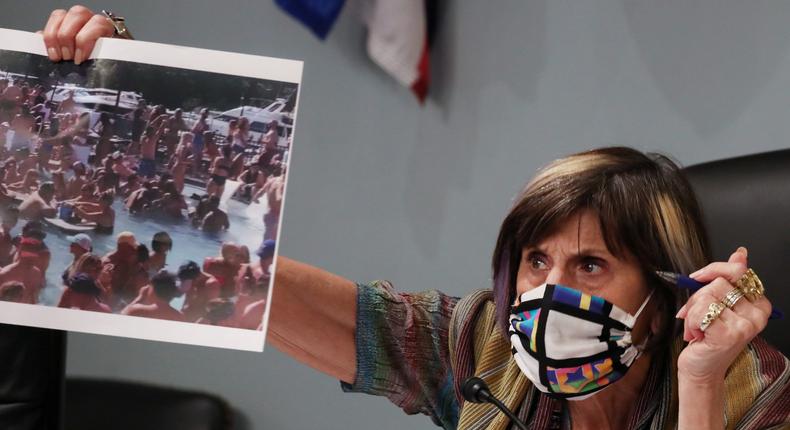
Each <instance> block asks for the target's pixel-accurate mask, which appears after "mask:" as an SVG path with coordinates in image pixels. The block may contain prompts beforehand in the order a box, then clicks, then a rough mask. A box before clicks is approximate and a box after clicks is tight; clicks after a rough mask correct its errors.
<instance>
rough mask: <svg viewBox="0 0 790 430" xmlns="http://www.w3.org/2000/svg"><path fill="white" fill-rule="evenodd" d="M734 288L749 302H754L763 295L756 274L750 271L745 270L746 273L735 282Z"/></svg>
mask: <svg viewBox="0 0 790 430" xmlns="http://www.w3.org/2000/svg"><path fill="white" fill-rule="evenodd" d="M735 286H736V287H738V288H740V289H741V291H743V294H744V295H745V296H746V298H747V299H749V300H750V301H755V300H757V299H759V298H760V296H762V295H763V294H765V288H764V287H763V283H762V281H760V278H758V277H757V274H756V273H754V270H752V269H748V270H746V273H744V274H743V276H741V277H740V279H738V281H736V282H735Z"/></svg>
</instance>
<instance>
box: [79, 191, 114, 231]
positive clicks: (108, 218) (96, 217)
mask: <svg viewBox="0 0 790 430" xmlns="http://www.w3.org/2000/svg"><path fill="white" fill-rule="evenodd" d="M114 198H115V194H114V193H113V192H112V191H106V192H104V193H102V195H101V196H100V197H99V203H98V204H95V203H77V204H75V205H74V206H73V207H74V214H76V215H77V216H78V217H80V218H82V219H84V220H86V221H90V222H95V223H96V228H95V230H94V231H96V233H101V234H112V231H113V228H114V227H115V210H114V209H113V208H112V203H113V201H114Z"/></svg>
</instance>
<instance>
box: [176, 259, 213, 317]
mask: <svg viewBox="0 0 790 430" xmlns="http://www.w3.org/2000/svg"><path fill="white" fill-rule="evenodd" d="M178 279H179V281H180V289H181V291H182V292H183V293H184V294H185V296H184V304H183V306H182V307H181V312H182V313H183V314H184V317H185V318H186V319H187V321H197V320H198V319H200V317H202V316H203V313H204V311H205V309H206V304H207V303H208V302H209V301H210V300H213V299H216V298H218V297H219V296H220V285H219V281H217V278H215V277H213V276H211V275H210V274H208V273H206V272H203V271H202V270H200V266H199V265H198V264H197V263H196V262H194V261H186V262H184V263H183V264H182V265H181V266H180V267H179V268H178Z"/></svg>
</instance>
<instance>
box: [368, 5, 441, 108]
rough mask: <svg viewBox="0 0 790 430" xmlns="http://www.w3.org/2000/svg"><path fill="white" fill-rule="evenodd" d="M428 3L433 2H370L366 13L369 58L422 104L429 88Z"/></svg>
mask: <svg viewBox="0 0 790 430" xmlns="http://www.w3.org/2000/svg"><path fill="white" fill-rule="evenodd" d="M426 1H428V2H431V1H434V0H368V2H367V4H366V6H367V7H366V9H365V11H364V12H365V23H366V25H367V27H368V40H367V51H368V55H369V56H370V58H371V59H372V60H373V62H375V63H376V64H378V65H379V67H381V68H382V69H384V70H385V71H386V72H387V73H389V74H390V75H391V76H392V77H393V78H395V80H397V81H398V82H400V84H401V85H403V86H405V87H407V88H410V89H411V90H412V92H413V93H414V95H415V96H416V97H417V99H418V100H419V101H420V103H423V102H424V101H425V97H426V96H427V94H428V86H429V84H430V56H429V49H428V48H429V43H428V35H429V31H428V16H427V15H428V14H427V11H426V7H427V5H426Z"/></svg>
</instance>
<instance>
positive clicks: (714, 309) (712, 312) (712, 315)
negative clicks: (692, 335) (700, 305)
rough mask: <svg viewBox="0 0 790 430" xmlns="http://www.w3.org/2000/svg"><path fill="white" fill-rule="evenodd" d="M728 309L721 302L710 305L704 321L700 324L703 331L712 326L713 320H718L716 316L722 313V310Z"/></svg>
mask: <svg viewBox="0 0 790 430" xmlns="http://www.w3.org/2000/svg"><path fill="white" fill-rule="evenodd" d="M725 309H727V308H726V307H725V306H724V305H723V304H721V303H719V302H713V303H711V304H709V305H708V313H706V314H705V317H703V318H702V322H701V323H700V324H699V329H700V330H702V331H703V332H704V331H705V330H707V329H708V327H710V325H711V324H712V323H713V321H716V318H718V317H719V315H721V311H723V310H725Z"/></svg>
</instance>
